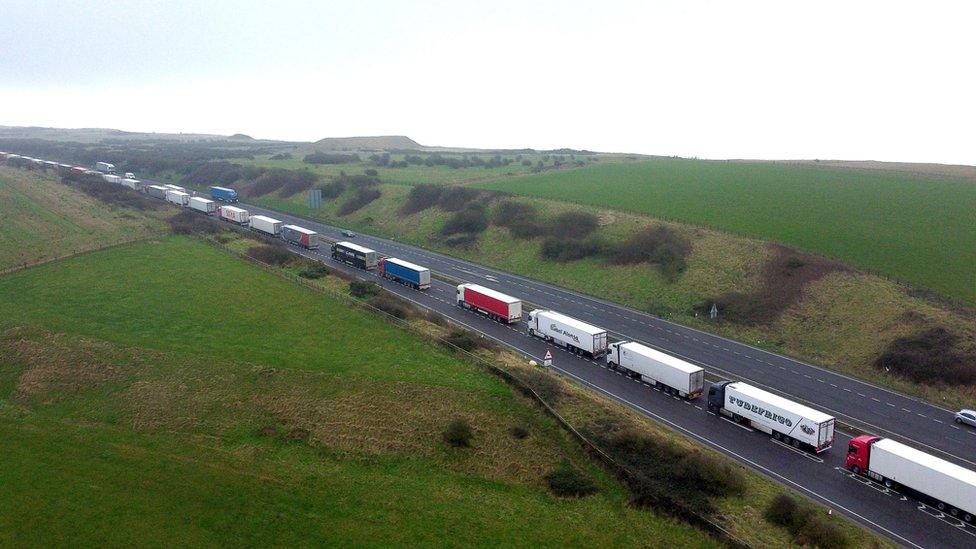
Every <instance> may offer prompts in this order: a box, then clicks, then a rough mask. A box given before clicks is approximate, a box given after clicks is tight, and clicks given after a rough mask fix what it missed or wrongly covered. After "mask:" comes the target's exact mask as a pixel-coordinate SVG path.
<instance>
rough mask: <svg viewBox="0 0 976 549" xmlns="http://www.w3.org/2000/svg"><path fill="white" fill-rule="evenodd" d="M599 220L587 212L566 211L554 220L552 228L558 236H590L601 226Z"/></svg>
mask: <svg viewBox="0 0 976 549" xmlns="http://www.w3.org/2000/svg"><path fill="white" fill-rule="evenodd" d="M599 224H600V223H599V220H598V219H597V217H596V216H595V215H593V214H591V213H587V212H579V211H575V212H565V213H561V214H559V215H557V216H556V218H555V219H553V220H552V227H551V229H550V231H551V233H552V235H553V236H555V237H557V238H576V239H580V238H584V237H587V236H589V235H590V234H591V233H592V232H593V231H595V230H596V228H597V227H598V226H599Z"/></svg>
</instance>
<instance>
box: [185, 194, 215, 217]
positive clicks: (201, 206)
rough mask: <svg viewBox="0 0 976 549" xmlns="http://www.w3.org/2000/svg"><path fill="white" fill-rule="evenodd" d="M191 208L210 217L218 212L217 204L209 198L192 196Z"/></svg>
mask: <svg viewBox="0 0 976 549" xmlns="http://www.w3.org/2000/svg"><path fill="white" fill-rule="evenodd" d="M190 208H191V209H194V210H196V211H198V212H203V213H205V214H207V215H210V214H212V213H214V212H216V211H217V203H216V202H214V201H213V200H210V199H209V198H203V197H202V196H191V197H190Z"/></svg>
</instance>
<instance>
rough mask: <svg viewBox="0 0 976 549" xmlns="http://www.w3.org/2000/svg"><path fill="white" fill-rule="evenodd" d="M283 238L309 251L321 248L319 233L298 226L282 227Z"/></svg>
mask: <svg viewBox="0 0 976 549" xmlns="http://www.w3.org/2000/svg"><path fill="white" fill-rule="evenodd" d="M281 238H283V239H285V242H291V243H292V244H298V245H299V246H301V247H303V248H307V249H309V250H314V249H316V248H318V247H319V233H317V232H315V231H312V230H310V229H306V228H305V227H299V226H298V225H282V226H281Z"/></svg>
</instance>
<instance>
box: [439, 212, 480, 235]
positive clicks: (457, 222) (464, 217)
mask: <svg viewBox="0 0 976 549" xmlns="http://www.w3.org/2000/svg"><path fill="white" fill-rule="evenodd" d="M487 228H488V216H487V214H485V208H484V206H481V205H472V206H469V207H467V208H465V209H463V210H461V211H459V212H457V213H455V214H454V215H453V216H452V217H451V218H450V219H448V220H447V222H446V223H444V226H443V227H441V234H443V235H452V234H458V233H469V234H477V233H481V232H484V230H485V229H487Z"/></svg>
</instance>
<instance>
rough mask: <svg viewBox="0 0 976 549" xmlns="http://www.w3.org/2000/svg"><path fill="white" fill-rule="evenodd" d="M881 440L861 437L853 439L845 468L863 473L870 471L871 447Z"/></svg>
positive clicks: (869, 436)
mask: <svg viewBox="0 0 976 549" xmlns="http://www.w3.org/2000/svg"><path fill="white" fill-rule="evenodd" d="M879 440H881V437H875V436H871V435H861V436H857V437H854V438H852V439H851V442H850V443H849V444H848V445H847V460H846V461H845V463H844V466H845V467H847V468H848V469H850V470H851V471H855V472H857V473H861V472H864V471H867V470H868V465H869V464H870V462H871V445H872V444H874V443H875V442H878V441H879Z"/></svg>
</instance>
